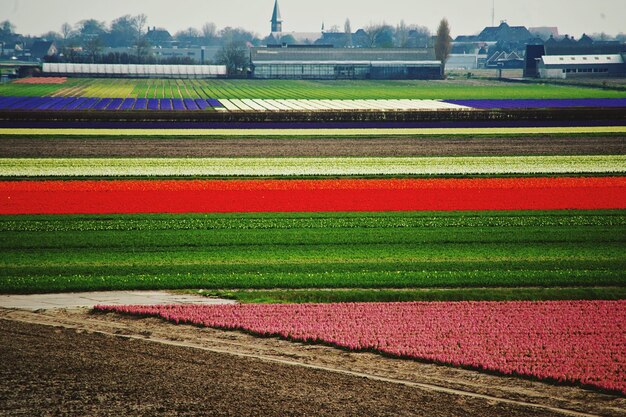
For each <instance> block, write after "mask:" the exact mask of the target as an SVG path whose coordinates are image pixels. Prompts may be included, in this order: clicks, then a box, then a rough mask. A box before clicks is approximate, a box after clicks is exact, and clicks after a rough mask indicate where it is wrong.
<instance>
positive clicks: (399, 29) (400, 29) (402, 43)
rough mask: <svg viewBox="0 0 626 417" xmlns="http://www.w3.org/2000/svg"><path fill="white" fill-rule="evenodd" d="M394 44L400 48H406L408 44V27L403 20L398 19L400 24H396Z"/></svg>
mask: <svg viewBox="0 0 626 417" xmlns="http://www.w3.org/2000/svg"><path fill="white" fill-rule="evenodd" d="M395 41H396V42H395V44H396V46H398V47H400V48H406V47H407V46H409V28H408V27H407V25H406V23H404V20H401V21H400V24H399V25H398V26H396V39H395Z"/></svg>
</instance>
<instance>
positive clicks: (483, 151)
mask: <svg viewBox="0 0 626 417" xmlns="http://www.w3.org/2000/svg"><path fill="white" fill-rule="evenodd" d="M624 153H626V138H624V137H508V138H502V137H476V138H465V137H450V138H382V139H372V138H351V139H345V138H344V139H327V138H325V139H320V138H306V139H260V138H258V139H255V138H250V139H247V138H246V139H156V138H155V139H145V138H124V139H107V138H89V139H86V138H52V139H50V138H3V139H2V140H0V157H2V158H18V157H21V158H54V157H66V158H67V157H270V156H303V157H304V156H318V157H319V156H335V157H341V156H355V157H356V156H498V155H505V156H507V155H619V154H624Z"/></svg>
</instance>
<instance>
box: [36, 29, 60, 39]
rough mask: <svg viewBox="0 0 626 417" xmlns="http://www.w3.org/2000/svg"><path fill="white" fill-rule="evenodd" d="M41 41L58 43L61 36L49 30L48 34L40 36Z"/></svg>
mask: <svg viewBox="0 0 626 417" xmlns="http://www.w3.org/2000/svg"><path fill="white" fill-rule="evenodd" d="M40 37H41V38H42V39H45V40H47V41H51V42H58V41H60V40H61V34H60V33H58V32H55V31H53V30H51V31H50V32H46V33H44V34H43V35H41V36H40Z"/></svg>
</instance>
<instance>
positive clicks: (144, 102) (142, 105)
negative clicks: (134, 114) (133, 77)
mask: <svg viewBox="0 0 626 417" xmlns="http://www.w3.org/2000/svg"><path fill="white" fill-rule="evenodd" d="M147 107H148V99H147V98H138V99H137V101H136V102H135V105H134V106H133V110H145V109H146V108H147Z"/></svg>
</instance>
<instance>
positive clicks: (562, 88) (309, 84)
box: [0, 77, 626, 100]
mask: <svg viewBox="0 0 626 417" xmlns="http://www.w3.org/2000/svg"><path fill="white" fill-rule="evenodd" d="M45 79H46V78H34V79H32V80H33V81H26V82H24V81H21V82H19V83H16V82H13V83H10V84H3V85H0V96H54V97H94V98H122V99H123V98H134V99H139V98H143V99H151V98H152V99H163V98H170V99H172V98H174V99H185V98H191V99H198V98H199V99H202V98H209V97H214V98H218V99H308V100H313V99H318V100H332V99H342V100H372V99H392V100H397V99H435V100H436V99H447V100H475V99H483V100H494V99H570V100H571V99H593V98H599V99H606V98H622V99H623V98H626V94H625V93H624V91H619V90H616V91H614V90H606V89H601V88H581V87H574V86H566V85H550V84H547V85H541V84H525V83H515V84H511V83H502V82H499V81H488V80H447V81H422V80H405V81H343V80H337V81H309V80H223V79H220V80H215V79H214V80H170V79H101V78H68V79H66V80H63V79H62V78H57V77H53V79H52V80H51V83H47V82H46V81H45ZM28 80H31V79H28Z"/></svg>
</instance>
